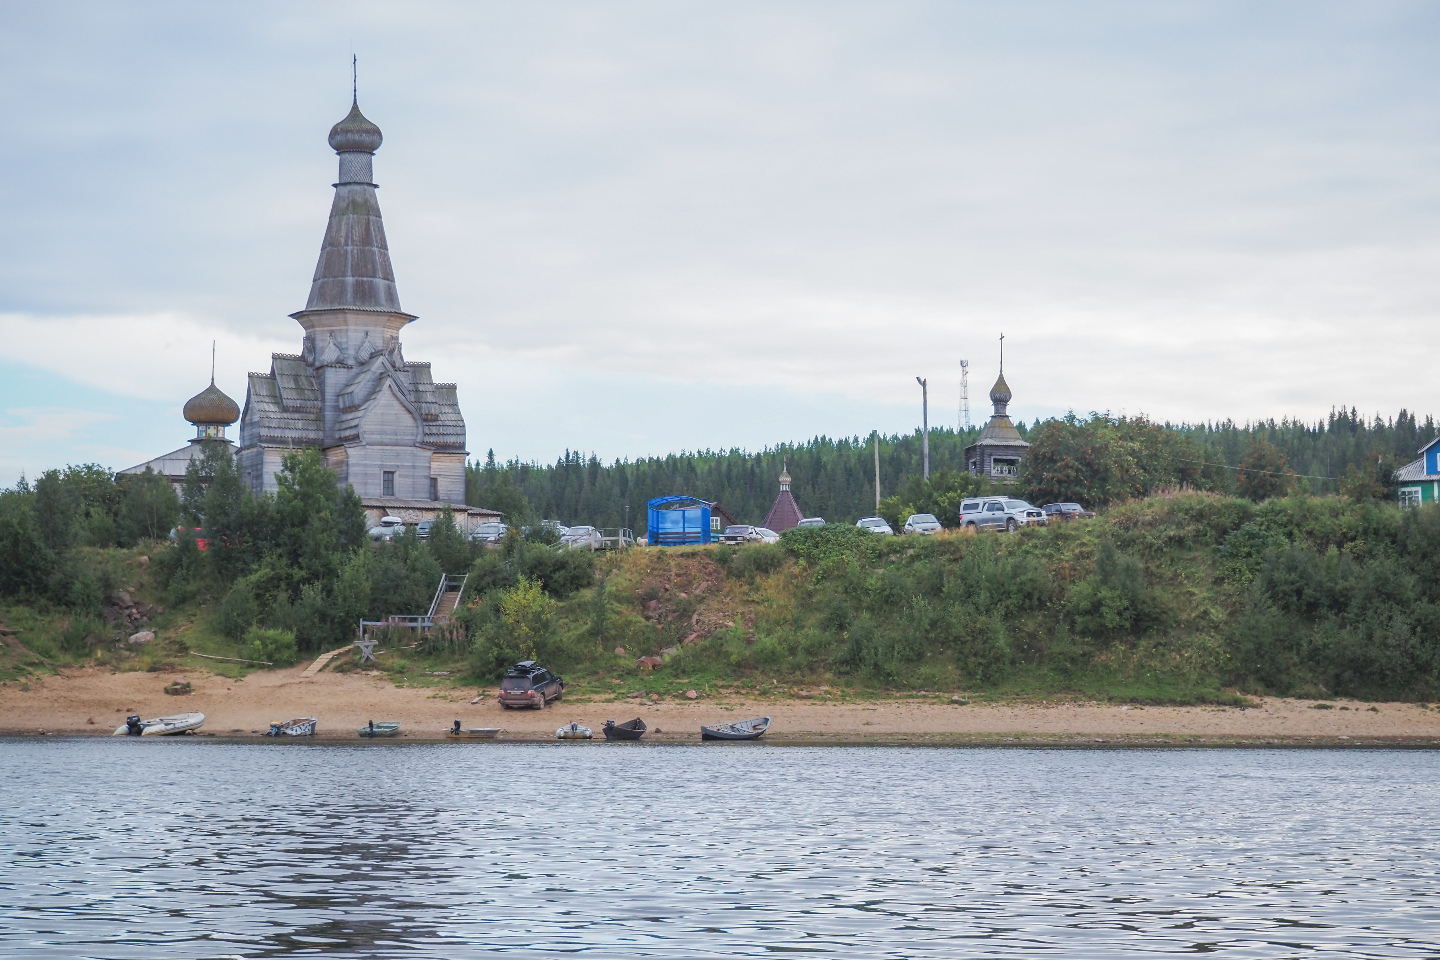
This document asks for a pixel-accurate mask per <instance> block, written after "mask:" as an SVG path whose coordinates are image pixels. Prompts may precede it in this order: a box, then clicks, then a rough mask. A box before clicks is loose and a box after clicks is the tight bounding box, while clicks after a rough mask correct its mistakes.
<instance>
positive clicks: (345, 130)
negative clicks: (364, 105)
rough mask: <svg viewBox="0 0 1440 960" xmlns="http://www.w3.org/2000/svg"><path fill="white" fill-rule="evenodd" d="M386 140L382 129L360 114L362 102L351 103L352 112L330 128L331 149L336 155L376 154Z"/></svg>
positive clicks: (353, 101)
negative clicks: (381, 131) (381, 132)
mask: <svg viewBox="0 0 1440 960" xmlns="http://www.w3.org/2000/svg"><path fill="white" fill-rule="evenodd" d="M384 140H385V138H384V137H383V136H381V134H380V128H379V127H377V126H375V124H373V123H371V122H370V121H369V120H366V119H365V114H363V113H361V112H360V102H359V101H358V100H352V101H351V102H350V112H349V113H348V114H346V115H345V119H344V120H341V121H340V122H339V123H337V124H335V126H333V127H331V128H330V148H331V149H332V150H334V151H335V152H336V153H374V152H375V151H376V150H379V149H380V144H381V143H382V142H383V141H384Z"/></svg>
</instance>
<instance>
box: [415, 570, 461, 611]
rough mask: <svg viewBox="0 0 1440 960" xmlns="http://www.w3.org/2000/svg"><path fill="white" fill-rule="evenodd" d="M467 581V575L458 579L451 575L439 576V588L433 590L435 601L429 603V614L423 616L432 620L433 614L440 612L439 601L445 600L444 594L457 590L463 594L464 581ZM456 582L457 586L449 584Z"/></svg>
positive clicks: (443, 574)
mask: <svg viewBox="0 0 1440 960" xmlns="http://www.w3.org/2000/svg"><path fill="white" fill-rule="evenodd" d="M468 579H470V574H468V573H467V574H464V575H462V576H458V577H457V576H456V575H455V574H453V573H442V574H440V586H439V587H437V588H436V590H435V599H434V600H431V601H430V612H429V613H427V614H425V616H426V618H428V619H433V618H434V616H435V614H436V613H438V612H439V611H440V601H441V600H443V599H445V594H447V593H451V592H452V591H454V590H459V591H460V592H461V593H464V592H465V581H466V580H468ZM457 580H458V581H459V586H457V587H452V586H451V584H453V583H455V582H456V581H457Z"/></svg>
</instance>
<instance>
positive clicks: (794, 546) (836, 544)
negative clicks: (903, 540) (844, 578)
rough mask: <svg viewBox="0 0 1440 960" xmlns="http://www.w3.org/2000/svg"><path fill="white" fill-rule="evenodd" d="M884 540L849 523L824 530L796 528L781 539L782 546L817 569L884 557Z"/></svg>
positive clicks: (822, 528) (825, 527)
mask: <svg viewBox="0 0 1440 960" xmlns="http://www.w3.org/2000/svg"><path fill="white" fill-rule="evenodd" d="M882 539H884V538H882V537H879V536H877V535H876V534H873V533H871V532H870V531H868V530H862V529H860V528H859V527H856V526H852V525H851V524H848V523H827V524H826V525H825V526H823V527H796V528H795V529H793V530H786V531H785V532H784V533H783V534H781V535H780V546H781V547H782V548H784V549H785V550H786V551H787V552H789V553H790V554H792V555H793V556H795V557H797V558H798V559H800V560H803V561H805V563H806V564H808V565H810V566H812V567H816V568H817V569H822V570H823V569H826V568H829V567H831V566H834V565H836V564H841V563H845V562H846V561H852V560H859V561H864V560H870V559H872V558H874V557H877V556H879V554H880V547H881V543H880V541H881V540H882Z"/></svg>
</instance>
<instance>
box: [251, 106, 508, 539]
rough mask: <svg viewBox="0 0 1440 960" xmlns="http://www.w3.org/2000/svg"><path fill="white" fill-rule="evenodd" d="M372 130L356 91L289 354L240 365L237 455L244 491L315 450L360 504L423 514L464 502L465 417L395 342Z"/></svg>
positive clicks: (447, 386)
mask: <svg viewBox="0 0 1440 960" xmlns="http://www.w3.org/2000/svg"><path fill="white" fill-rule="evenodd" d="M383 139H384V138H383V137H382V136H381V133H380V128H379V127H377V126H376V125H375V124H373V123H371V122H370V121H369V120H368V119H366V118H365V115H364V114H362V113H361V112H360V103H359V99H358V97H356V98H354V99H352V101H351V104H350V112H349V114H347V115H346V116H345V118H344V119H343V120H341V121H340V122H339V123H337V124H335V126H334V127H332V128H331V130H330V137H329V143H330V147H331V148H332V149H333V150H334V151H335V153H336V154H337V155H338V157H339V161H340V172H339V177H338V178H337V182H336V183H335V184H334V188H335V197H334V200H333V202H332V203H331V205H330V220H329V223H328V224H327V225H326V228H325V237H324V240H323V241H322V242H321V245H320V258H319V262H318V263H317V264H316V266H315V276H314V279H313V280H312V281H311V284H310V296H309V299H308V300H307V301H306V303H305V309H303V310H300V311H298V312H297V313H293V314H291V315H290V316H291V317H293V318H294V319H295V321H296V322H297V323H299V324H300V326H301V328H302V329H303V330H304V340H303V342H302V343H301V347H300V353H299V354H280V353H277V354H273V355H272V356H271V357H270V370H269V371H268V372H266V373H251V374H250V376H249V385H248V389H247V391H246V396H245V409H244V412H243V414H242V415H241V417H240V444H239V451H238V453H237V461H238V465H239V469H240V473H241V476H242V477H243V478H244V479H245V481H246V482H247V483H248V484H249V485H250V487H251V489H252V490H253V491H254V492H256V493H267V492H274V491H275V489H276V481H275V474H276V473H277V472H278V471H279V470H280V468H281V459H282V458H283V457H284V455H285V454H286V453H287V452H289V451H292V450H295V449H296V448H318V449H319V450H320V451H321V452H322V454H323V455H324V458H325V464H326V466H328V467H329V468H330V469H331V470H333V471H334V472H335V474H336V476H337V477H338V479H339V482H340V483H341V484H342V485H344V484H347V483H348V484H350V485H352V486H353V487H354V488H355V492H356V493H357V494H358V495H359V496H360V498H361V501H362V502H364V503H365V506H366V509H367V512H368V513H371V514H376V515H378V514H383V513H394V514H397V515H400V516H402V517H405V516H406V514H407V512H414V510H416V509H421V510H422V512H423V513H424V514H425V515H433V511H434V508H436V507H439V506H440V505H442V504H448V505H452V506H454V507H455V508H456V509H463V504H464V502H465V457H466V449H465V419H464V417H463V416H461V414H460V404H459V401H458V399H457V397H456V391H455V384H453V383H436V382H435V380H434V377H433V376H432V375H431V371H430V364H428V363H423V362H417V361H413V360H407V359H405V356H404V353H403V350H402V348H401V344H400V331H401V329H402V328H403V327H405V326H406V325H407V324H409V323H411V322H413V321H414V320H415V319H416V317H415V316H414V315H412V314H409V313H406V312H405V311H404V310H402V309H401V307H400V295H399V292H398V291H397V289H396V286H395V274H394V271H393V270H392V269H391V266H390V250H389V246H388V245H387V243H386V240H385V225H384V223H383V221H382V220H381V218H380V204H379V200H378V199H377V197H376V193H375V191H376V189H377V188H376V184H375V182H374V156H375V151H376V150H378V149H379V148H380V144H381V142H382V141H383ZM426 507H429V508H430V509H428V510H426V509H423V508H426ZM472 512H473V511H472ZM483 512H484V513H486V514H487V515H488V514H492V513H493V512H492V511H483ZM417 516H419V514H417ZM407 519H408V517H407ZM457 519H459V518H458V517H457Z"/></svg>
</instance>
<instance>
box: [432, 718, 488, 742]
mask: <svg viewBox="0 0 1440 960" xmlns="http://www.w3.org/2000/svg"><path fill="white" fill-rule="evenodd" d="M498 736H500V728H499V727H469V728H462V727H461V726H460V721H459V720H456V721H455V725H454V726H453V727H451V728H450V729H449V730H446V731H445V739H446V740H494V739H495V738H496V737H498Z"/></svg>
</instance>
